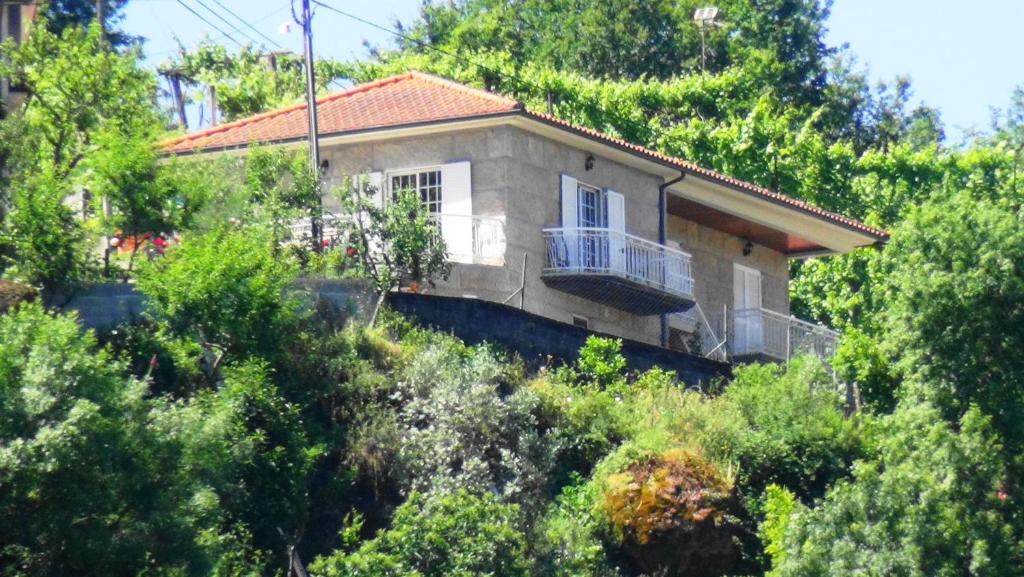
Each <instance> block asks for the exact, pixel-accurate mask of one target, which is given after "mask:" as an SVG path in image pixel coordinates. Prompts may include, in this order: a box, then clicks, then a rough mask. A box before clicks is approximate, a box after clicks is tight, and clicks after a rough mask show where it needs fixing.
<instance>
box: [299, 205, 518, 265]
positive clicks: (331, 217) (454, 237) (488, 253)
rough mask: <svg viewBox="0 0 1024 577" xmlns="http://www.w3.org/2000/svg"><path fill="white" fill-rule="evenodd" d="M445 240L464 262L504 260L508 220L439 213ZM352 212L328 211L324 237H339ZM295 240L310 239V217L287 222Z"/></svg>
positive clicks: (451, 253)
mask: <svg viewBox="0 0 1024 577" xmlns="http://www.w3.org/2000/svg"><path fill="white" fill-rule="evenodd" d="M431 220H433V221H434V223H435V224H436V225H437V228H438V229H439V230H440V232H441V235H442V238H444V241H445V249H446V251H447V254H448V260H450V261H451V262H457V263H463V264H485V265H493V266H501V265H504V264H505V223H504V222H503V221H501V220H500V219H497V218H490V217H485V216H470V215H457V214H437V215H433V216H432V217H431ZM351 221H352V217H351V216H349V215H345V214H342V215H335V214H325V215H324V216H323V238H324V239H325V240H336V239H338V238H339V235H341V234H342V233H343V232H344V231H345V230H346V229H350V228H351V227H352V226H353V225H352V222H351ZM288 230H289V232H290V233H291V238H292V241H293V242H301V243H308V242H309V239H310V238H311V237H312V234H313V228H312V226H310V222H309V218H301V219H297V220H294V221H292V222H290V223H289V224H288Z"/></svg>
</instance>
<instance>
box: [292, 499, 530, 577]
mask: <svg viewBox="0 0 1024 577" xmlns="http://www.w3.org/2000/svg"><path fill="white" fill-rule="evenodd" d="M518 517H519V510H518V508H517V507H516V506H515V505H504V504H501V503H499V502H498V500H497V499H496V498H495V497H493V496H492V495H490V494H487V493H485V494H483V495H481V496H477V495H473V494H472V493H468V492H466V491H458V492H456V493H454V494H451V495H446V494H429V495H424V494H421V493H413V494H412V495H410V496H409V499H408V500H407V501H406V502H405V503H403V504H402V506H400V507H399V508H398V509H397V510H396V511H395V516H394V519H393V520H392V522H391V526H390V527H389V528H388V529H387V530H385V531H382V532H381V533H380V534H378V535H377V536H376V537H375V538H373V539H372V540H370V541H367V542H365V543H364V544H363V545H362V546H360V547H359V548H358V549H356V550H355V551H352V552H351V553H348V554H346V553H343V552H338V553H334V554H332V555H330V556H327V557H322V558H320V559H318V560H317V561H316V563H314V564H313V565H312V566H311V568H312V570H313V572H314V573H316V574H319V575H324V576H326V577H349V576H352V577H355V576H357V575H365V576H367V577H368V576H370V575H373V576H382V577H385V576H393V577H399V576H404V575H422V576H423V577H442V576H443V577H449V576H457V577H470V576H472V575H493V576H494V577H514V576H521V577H525V576H526V575H528V572H527V562H526V558H525V542H524V538H523V534H522V533H521V532H520V531H519V529H518V527H517V525H518V524H519V522H520V520H519V518H518Z"/></svg>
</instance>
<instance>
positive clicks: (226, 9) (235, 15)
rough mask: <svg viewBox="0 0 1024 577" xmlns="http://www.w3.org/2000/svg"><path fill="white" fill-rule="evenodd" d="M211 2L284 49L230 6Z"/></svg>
mask: <svg viewBox="0 0 1024 577" xmlns="http://www.w3.org/2000/svg"><path fill="white" fill-rule="evenodd" d="M213 3H214V4H216V5H217V6H220V7H221V8H223V9H224V11H225V12H227V13H228V14H230V15H232V16H234V17H235V18H236V19H238V21H239V22H241V23H242V24H245V26H246V27H248V28H249V29H250V30H252V31H253V32H255V33H256V34H258V35H260V36H262V37H263V38H264V39H265V40H266V41H267V42H270V43H271V44H273V45H274V46H277V47H278V48H280V49H281V50H284V46H281V44H280V43H278V42H277V41H275V40H274V39H273V38H271V37H269V36H267V35H266V34H264V33H262V32H260V31H259V30H258V29H257V28H256V27H255V26H253V25H252V24H250V23H249V22H248V21H247V20H246V19H245V18H242V17H241V16H239V15H238V14H236V13H235V12H233V11H232V10H231V9H230V8H228V7H227V6H225V5H224V4H223V3H222V2H221V1H220V0H213Z"/></svg>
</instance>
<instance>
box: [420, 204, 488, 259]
mask: <svg viewBox="0 0 1024 577" xmlns="http://www.w3.org/2000/svg"><path fill="white" fill-rule="evenodd" d="M431 218H432V219H433V220H434V222H435V223H436V224H437V226H438V228H439V229H440V230H441V238H443V239H444V243H445V250H446V252H447V254H448V259H449V260H450V261H452V262H457V263H463V264H483V265H490V266H502V265H504V264H505V222H504V221H502V220H500V219H497V218H492V217H487V216H475V215H473V216H471V215H461V214H435V215H433V216H432V217H431Z"/></svg>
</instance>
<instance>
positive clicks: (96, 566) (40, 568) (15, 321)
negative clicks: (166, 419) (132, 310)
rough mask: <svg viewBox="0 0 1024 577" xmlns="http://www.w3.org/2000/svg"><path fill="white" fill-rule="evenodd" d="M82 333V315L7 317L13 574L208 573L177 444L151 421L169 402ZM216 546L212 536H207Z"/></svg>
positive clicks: (5, 464) (20, 312)
mask: <svg viewBox="0 0 1024 577" xmlns="http://www.w3.org/2000/svg"><path fill="white" fill-rule="evenodd" d="M145 393H146V388H145V386H144V383H142V382H140V381H137V380H135V379H131V378H128V377H126V376H125V374H124V371H123V366H122V365H121V364H120V363H119V362H118V361H117V360H116V359H114V358H112V357H111V355H110V354H109V353H107V352H106V351H104V350H102V349H97V347H96V341H95V338H94V337H93V336H92V334H90V333H86V334H84V335H83V334H82V333H81V331H80V329H79V327H78V324H77V323H76V321H75V319H74V317H71V316H55V315H51V314H49V313H46V312H44V311H43V309H42V308H41V307H40V306H39V305H25V306H22V307H21V308H18V309H16V310H15V311H14V312H10V313H8V314H6V315H3V316H0V563H2V564H3V566H4V567H5V572H7V573H9V574H11V575H68V574H85V573H90V572H94V571H99V572H102V573H105V574H109V575H135V574H138V573H140V572H145V571H149V570H153V569H154V568H159V569H160V570H161V571H168V572H178V573H179V574H185V575H190V574H191V575H199V574H206V572H207V571H208V570H209V569H210V567H211V564H212V557H215V556H216V555H217V548H216V547H215V546H214V544H213V543H212V542H208V543H205V544H204V543H202V539H200V538H197V533H198V532H199V531H201V530H204V529H205V528H210V527H211V525H206V524H205V523H203V522H202V521H203V520H204V517H205V519H206V520H209V519H210V518H213V519H214V521H213V524H212V527H216V525H217V522H216V518H217V511H216V507H210V508H206V509H205V512H204V509H203V507H201V506H199V505H200V503H199V502H198V501H193V500H192V498H193V496H194V495H195V494H194V493H193V488H194V487H195V486H194V485H193V484H192V482H191V481H192V480H191V479H188V478H183V477H182V476H180V475H179V469H178V468H177V467H178V465H177V463H178V459H179V458H180V457H181V452H180V444H179V443H178V439H177V438H175V437H174V436H173V435H170V436H165V435H163V434H160V433H161V431H158V430H156V429H154V428H151V427H150V425H149V423H150V422H151V421H152V420H153V419H154V417H155V416H156V415H158V414H159V412H160V410H161V405H160V403H157V402H149V401H147V400H146V399H145ZM216 536H217V532H216V531H213V532H211V533H210V534H209V537H211V538H213V537H216Z"/></svg>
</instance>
